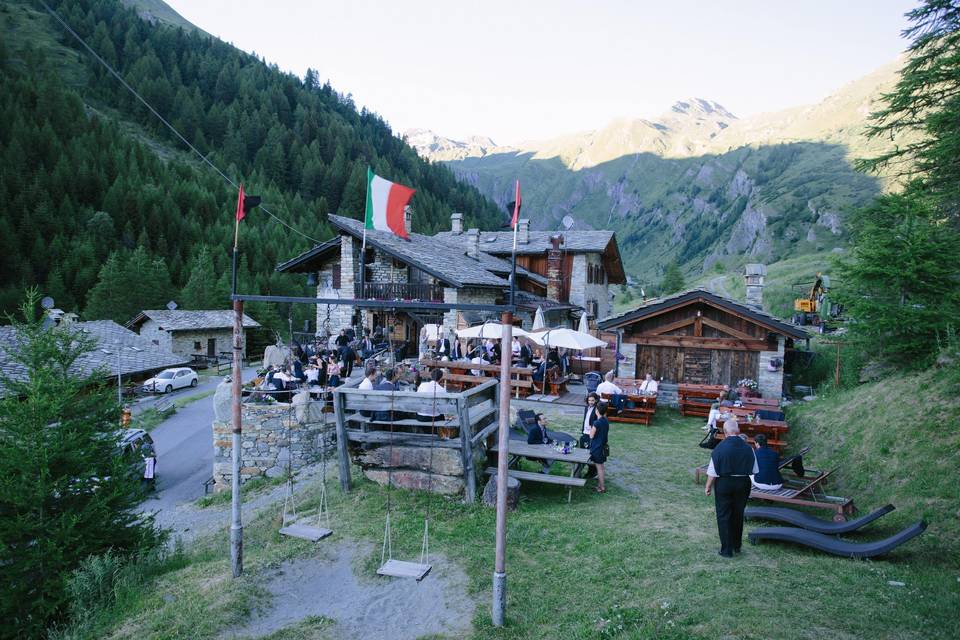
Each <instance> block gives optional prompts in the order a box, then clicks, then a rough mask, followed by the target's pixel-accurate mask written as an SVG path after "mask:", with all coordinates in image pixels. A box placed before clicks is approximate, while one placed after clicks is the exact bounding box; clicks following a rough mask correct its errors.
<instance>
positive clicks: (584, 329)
mask: <svg viewBox="0 0 960 640" xmlns="http://www.w3.org/2000/svg"><path fill="white" fill-rule="evenodd" d="M577 331H579V332H580V333H590V321H589V320H588V319H587V312H586V311H584V312H583V313H581V314H580V324H579V325H578V326H577Z"/></svg>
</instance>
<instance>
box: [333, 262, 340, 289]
mask: <svg viewBox="0 0 960 640" xmlns="http://www.w3.org/2000/svg"><path fill="white" fill-rule="evenodd" d="M333 288H334V289H339V288H340V264H339V263H338V264H335V265H333Z"/></svg>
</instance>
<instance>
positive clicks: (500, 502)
mask: <svg viewBox="0 0 960 640" xmlns="http://www.w3.org/2000/svg"><path fill="white" fill-rule="evenodd" d="M500 324H501V325H503V333H502V334H501V342H500V353H501V358H500V429H499V431H498V433H497V530H496V531H497V533H496V535H497V544H496V559H495V561H494V568H493V626H495V627H502V626H503V621H504V612H505V610H506V608H507V459H508V457H509V455H510V453H509V451H507V449H508V447H509V444H510V351H509V349H510V344H511V343H512V342H513V312H512V311H504V312H503V314H501V316H500Z"/></svg>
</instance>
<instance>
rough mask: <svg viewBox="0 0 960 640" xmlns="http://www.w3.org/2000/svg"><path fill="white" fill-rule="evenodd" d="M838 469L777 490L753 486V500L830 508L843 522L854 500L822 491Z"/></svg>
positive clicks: (839, 520) (835, 518) (850, 512)
mask: <svg viewBox="0 0 960 640" xmlns="http://www.w3.org/2000/svg"><path fill="white" fill-rule="evenodd" d="M834 471H836V469H831V470H830V471H827V472H826V473H824V474H821V475H819V476H817V477H816V478H812V479H809V480H808V479H806V478H804V479H803V480H801V481H799V483H798V484H799V486H795V487H787V486H784V487H783V488H782V489H778V490H776V491H764V490H762V489H757V488H756V487H753V489H752V490H751V491H750V498H751V499H752V500H768V501H770V502H782V503H784V504H792V505H796V506H798V507H814V508H817V509H829V510H831V511H833V513H834V515H833V519H834V520H835V521H837V522H843V521H845V520H846V519H847V516H848V515H851V514H852V513H853V512H854V510H855V509H854V506H853V500H852V499H850V498H841V497H838V496H828V495H826V494H825V493H823V491H822V487H821V485H822V484H823V483H824V481H826V479H827V478H828V477H830V474H832V473H833V472H834Z"/></svg>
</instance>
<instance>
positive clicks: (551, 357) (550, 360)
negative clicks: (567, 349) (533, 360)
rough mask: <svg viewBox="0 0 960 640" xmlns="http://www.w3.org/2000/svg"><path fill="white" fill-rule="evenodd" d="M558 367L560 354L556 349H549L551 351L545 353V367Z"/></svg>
mask: <svg viewBox="0 0 960 640" xmlns="http://www.w3.org/2000/svg"><path fill="white" fill-rule="evenodd" d="M560 365H561V363H560V354H559V352H558V351H557V348H556V347H551V349H550V350H549V351H548V352H547V366H549V367H559V366H560Z"/></svg>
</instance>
